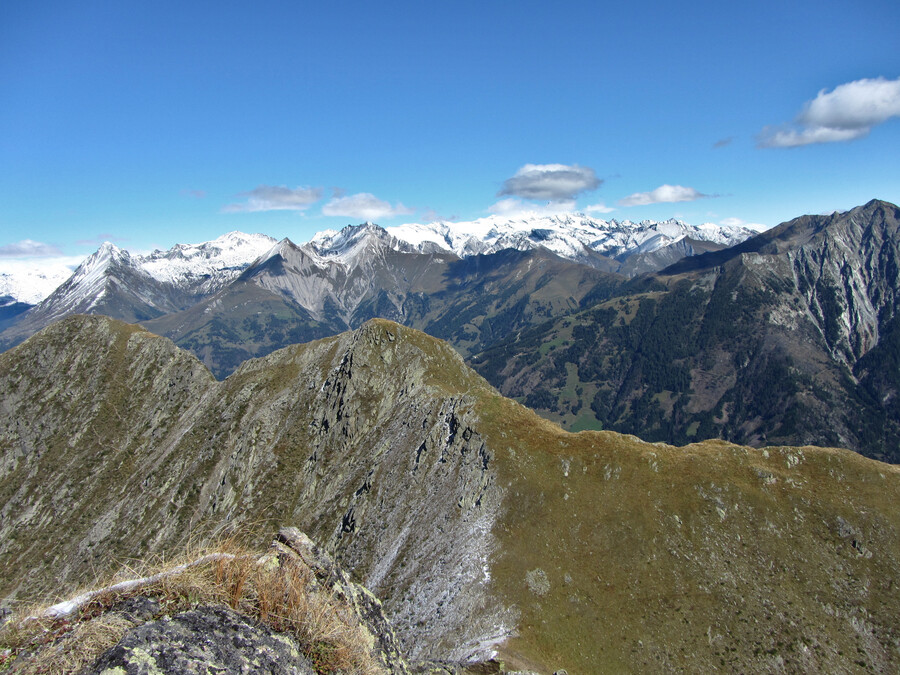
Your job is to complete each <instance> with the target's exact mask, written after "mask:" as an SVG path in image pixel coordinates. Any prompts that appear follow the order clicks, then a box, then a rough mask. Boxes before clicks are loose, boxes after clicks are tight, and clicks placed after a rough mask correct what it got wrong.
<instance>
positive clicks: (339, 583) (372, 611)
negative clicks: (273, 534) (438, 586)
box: [274, 527, 409, 674]
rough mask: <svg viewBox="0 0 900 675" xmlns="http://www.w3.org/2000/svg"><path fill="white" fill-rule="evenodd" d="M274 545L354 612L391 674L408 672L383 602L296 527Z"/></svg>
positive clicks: (285, 531) (283, 531)
mask: <svg viewBox="0 0 900 675" xmlns="http://www.w3.org/2000/svg"><path fill="white" fill-rule="evenodd" d="M279 544H282V545H283V546H279ZM274 546H275V547H276V550H277V551H278V554H279V555H280V556H281V557H285V556H287V557H292V558H296V559H298V560H299V561H300V562H302V564H305V565H306V566H308V567H309V568H310V570H312V572H313V574H314V575H315V577H316V579H317V580H318V581H319V583H321V584H322V586H324V587H325V588H326V589H328V590H329V591H331V592H333V593H334V594H335V595H336V596H337V598H338V599H339V600H341V601H342V602H343V603H344V604H346V605H347V606H348V607H349V608H350V609H351V610H352V611H353V613H354V614H355V616H356V620H357V621H358V622H359V624H360V626H361V627H362V628H363V629H364V630H365V632H366V635H367V639H368V641H369V643H370V645H371V649H372V652H373V654H375V656H376V658H377V659H378V660H379V661H380V662H381V665H382V666H383V667H384V668H385V669H386V670H387V671H388V672H390V673H398V674H402V673H408V672H409V668H408V666H407V664H406V661H405V659H404V658H403V655H402V653H401V651H400V642H399V641H398V640H397V636H396V635H395V633H394V628H393V626H391V623H390V622H389V621H388V620H387V618H386V617H385V615H384V611H383V610H382V607H381V601H380V600H379V599H378V598H376V597H375V596H374V595H373V594H372V592H371V591H369V589H367V588H366V587H365V586H361V585H360V584H357V583H356V582H354V581H353V580H352V579H351V578H350V575H349V574H347V572H345V571H344V570H343V569H342V568H341V567H340V566H339V565H337V564H336V563H335V562H334V560H332V559H331V557H330V556H329V555H328V554H327V553H326V552H325V551H323V550H322V549H321V548H319V547H318V546H316V544H315V543H314V542H313V541H312V539H310V538H309V537H308V536H307V535H306V534H304V533H303V532H301V531H300V530H298V529H297V528H296V527H285V528H282V529H281V530H279V532H278V538H277V540H276V542H275V544H274Z"/></svg>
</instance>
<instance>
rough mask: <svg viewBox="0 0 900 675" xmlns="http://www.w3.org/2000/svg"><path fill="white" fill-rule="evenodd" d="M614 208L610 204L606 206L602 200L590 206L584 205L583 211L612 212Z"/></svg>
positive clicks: (589, 212) (588, 212)
mask: <svg viewBox="0 0 900 675" xmlns="http://www.w3.org/2000/svg"><path fill="white" fill-rule="evenodd" d="M613 211H615V209H614V208H613V207H611V206H607V205H606V204H604V203H603V202H599V203H597V204H591V205H590V206H585V207H584V212H585V213H587V214H591V213H612V212H613Z"/></svg>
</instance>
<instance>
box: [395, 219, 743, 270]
mask: <svg viewBox="0 0 900 675" xmlns="http://www.w3.org/2000/svg"><path fill="white" fill-rule="evenodd" d="M387 232H388V233H389V234H390V235H392V236H394V237H396V238H397V239H399V240H401V241H406V242H408V243H409V244H411V245H412V246H414V247H415V248H416V249H418V250H423V248H424V247H425V246H432V247H435V246H436V247H439V248H441V249H444V250H447V251H452V252H453V253H455V254H457V255H459V256H461V257H465V256H468V255H474V254H479V253H494V252H496V251H499V250H502V249H506V248H516V249H520V250H525V249H530V248H537V247H543V248H546V249H549V250H551V251H553V252H554V253H557V254H558V255H561V256H563V257H566V258H572V259H579V258H581V257H583V256H584V255H585V254H586V253H587V252H588V251H593V252H595V253H600V254H602V255H604V256H607V257H619V256H622V255H630V254H631V253H638V252H647V251H653V250H657V249H659V248H662V247H664V246H668V245H670V244H673V243H675V242H677V241H679V240H681V239H683V238H684V237H690V238H692V239H695V240H699V241H707V242H712V243H715V244H720V245H723V246H733V245H734V244H737V243H740V242H741V241H743V240H744V239H747V238H748V237H750V236H753V235H754V234H756V233H755V232H754V231H753V230H750V229H748V228H744V227H727V226H721V225H713V224H711V223H705V224H704V225H702V226H694V225H689V224H687V223H685V222H683V221H681V220H676V219H670V220H664V221H653V220H644V221H641V222H639V223H635V222H632V221H629V220H625V221H617V220H608V221H607V220H600V219H597V218H592V217H590V216H587V215H585V214H582V213H567V214H558V215H548V216H537V215H536V216H525V217H519V218H515V219H510V218H507V217H503V216H488V217H486V218H479V219H478V220H473V221H469V222H435V223H429V224H423V223H410V224H406V225H399V226H397V227H389V228H387Z"/></svg>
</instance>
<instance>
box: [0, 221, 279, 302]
mask: <svg viewBox="0 0 900 675" xmlns="http://www.w3.org/2000/svg"><path fill="white" fill-rule="evenodd" d="M274 243H275V239H273V238H272V237H269V236H266V235H264V234H244V233H243V232H229V233H228V234H224V235H222V236H221V237H219V238H218V239H213V240H212V241H207V242H204V243H201V244H176V245H175V246H173V247H172V248H170V249H169V250H168V251H160V250H156V251H153V252H152V253H150V254H148V255H132V254H129V253H128V252H127V251H124V250H123V249H120V248H118V247H117V246H115V245H113V244H110V243H109V242H105V243H104V244H103V245H102V246H101V247H100V249H98V250H97V251H96V252H95V253H94V254H92V255H91V256H88V257H87V258H77V257H67V258H49V259H43V258H32V259H29V260H0V306H3V305H5V304H10V303H12V302H24V303H27V304H29V305H36V304H38V303H39V302H41V301H42V300H45V299H46V298H48V297H49V296H50V295H51V294H52V293H53V292H54V291H55V290H56V289H57V288H59V287H60V286H61V285H62V284H63V283H64V282H66V281H67V280H69V279H70V277H72V275H73V270H74V271H75V272H77V277H76V278H73V279H72V281H73V283H75V284H77V286H78V289H79V290H78V292H77V294H76V295H77V298H75V300H74V301H75V302H78V301H79V300H80V299H83V298H85V297H88V295H90V294H91V293H92V292H100V291H101V286H102V285H103V279H104V277H105V274H106V273H105V270H107V268H108V266H109V264H110V263H113V262H121V263H123V264H125V265H128V266H131V267H133V268H135V269H138V270H142V271H144V272H146V273H147V274H149V275H150V276H151V277H152V278H153V279H155V280H156V281H159V282H161V283H163V284H166V285H169V286H174V287H177V288H179V289H180V290H184V291H187V292H190V293H195V294H205V293H211V292H214V291H216V290H218V289H219V288H221V287H222V286H224V285H225V284H227V283H228V282H229V281H231V280H233V279H235V278H236V277H237V276H238V275H239V274H240V273H241V272H242V271H243V270H244V269H246V268H247V266H248V265H249V264H250V263H251V262H253V261H254V260H255V259H256V258H258V257H259V256H261V255H263V254H265V253H266V252H267V251H268V250H269V249H270V248H271V247H272V245H273V244H274ZM80 267H81V268H83V269H79V268H80Z"/></svg>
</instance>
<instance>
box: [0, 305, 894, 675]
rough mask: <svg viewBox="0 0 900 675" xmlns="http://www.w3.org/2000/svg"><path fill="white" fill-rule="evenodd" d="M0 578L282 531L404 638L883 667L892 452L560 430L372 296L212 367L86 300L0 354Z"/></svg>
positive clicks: (593, 655)
mask: <svg viewBox="0 0 900 675" xmlns="http://www.w3.org/2000/svg"><path fill="white" fill-rule="evenodd" d="M0 390H2V391H3V392H4V398H3V405H2V406H0V569H3V570H4V573H3V575H2V576H0V598H2V599H3V600H2V604H3V605H11V604H12V605H16V604H18V603H22V602H24V601H26V600H27V599H29V598H38V597H46V596H47V595H48V594H52V595H56V596H58V595H59V594H63V595H64V596H67V595H68V594H70V593H72V591H74V589H75V588H76V587H78V586H79V585H80V584H81V583H84V582H86V581H89V580H92V579H93V578H94V577H95V575H97V574H100V575H104V574H107V573H109V572H110V571H111V570H112V569H113V568H114V567H115V565H116V562H115V561H117V560H121V559H135V558H152V557H154V556H156V555H168V554H171V553H172V552H173V551H177V550H180V549H181V548H182V547H183V546H184V544H185V542H186V541H187V540H190V541H193V542H194V543H195V544H196V545H200V546H202V545H203V544H204V543H205V542H207V541H209V540H210V539H214V538H215V537H216V536H217V533H220V532H222V531H223V529H224V530H227V531H234V530H237V531H239V532H243V533H244V536H245V537H246V538H248V539H249V540H250V541H249V543H251V544H254V545H260V544H264V543H266V541H267V540H268V538H269V537H270V536H271V533H272V532H273V531H277V530H278V528H279V527H281V526H292V527H299V528H301V529H303V530H304V531H306V532H309V533H310V535H311V536H313V537H314V539H315V540H316V541H318V542H319V543H320V544H322V546H323V547H324V549H325V550H326V551H327V552H328V553H329V554H332V555H333V556H334V557H335V558H336V559H337V560H338V561H339V562H340V564H341V565H342V566H343V567H344V568H345V569H347V570H348V571H349V572H350V573H352V574H353V575H354V577H355V578H356V579H358V580H359V581H361V582H362V583H364V584H365V585H366V586H367V587H369V588H370V589H372V590H373V591H374V592H375V593H377V594H378V595H379V596H380V597H381V598H382V600H383V601H384V608H385V612H386V613H387V615H388V616H389V618H390V619H391V620H392V621H393V623H394V625H395V627H396V630H397V635H398V637H399V638H400V641H401V643H402V645H403V648H404V650H405V651H406V653H408V654H410V655H411V657H412V658H413V659H415V660H418V659H421V658H430V659H437V660H444V661H455V662H459V661H463V662H465V661H471V660H480V659H484V658H486V657H495V658H497V659H500V660H502V661H504V662H505V663H506V664H507V666H508V667H509V669H510V670H517V671H530V672H539V673H550V672H554V671H556V670H559V669H563V668H564V669H566V670H568V672H573V673H597V672H712V671H716V670H718V671H722V670H726V671H729V672H852V671H855V670H857V669H859V670H860V671H864V670H871V671H875V672H895V671H896V669H897V666H898V652H897V649H896V645H897V643H898V640H900V633H898V630H900V628H898V624H897V617H898V616H900V594H898V586H897V583H896V579H898V578H900V552H898V549H897V545H896V542H897V541H898V538H900V512H898V510H897V508H896V505H897V503H898V500H900V470H898V467H896V466H891V465H888V464H883V463H881V462H877V461H873V460H870V459H866V458H864V457H861V456H860V455H858V454H856V453H853V452H849V451H847V450H839V449H822V448H813V447H805V448H796V447H784V446H776V447H767V448H762V449H754V448H749V447H745V446H738V445H733V444H730V443H727V442H723V441H705V442H702V443H695V444H692V445H689V446H686V447H682V448H676V447H672V446H668V445H666V444H663V443H647V442H644V441H641V440H639V439H637V438H635V437H633V436H628V435H621V434H618V433H615V432H610V431H600V432H594V431H586V432H581V433H578V434H571V433H567V432H565V431H563V430H562V429H560V428H559V427H558V426H556V425H554V424H552V423H551V422H548V421H547V420H544V419H542V418H540V417H538V416H537V415H535V414H534V413H533V412H532V411H530V410H528V409H527V408H525V407H523V406H521V405H519V404H518V403H516V402H515V401H512V400H509V399H507V398H504V397H502V396H501V395H499V394H498V392H497V391H496V390H495V389H493V388H492V387H491V386H490V385H489V384H488V383H487V382H486V381H485V380H483V379H482V378H481V377H479V376H478V375H477V374H476V373H475V372H474V371H472V370H471V369H470V368H468V367H467V366H466V365H465V363H464V362H463V360H462V358H461V357H460V355H459V354H458V352H456V351H455V350H454V349H453V348H452V347H450V346H449V345H448V344H446V343H443V342H441V341H440V340H437V339H435V338H432V337H430V336H428V335H426V334H424V333H421V332H419V331H416V330H413V329H410V328H406V327H403V326H401V325H399V324H396V323H393V322H390V321H386V320H382V319H376V320H370V321H368V322H366V323H364V324H363V325H362V326H361V327H360V328H359V329H357V330H356V331H353V332H345V333H341V334H340V335H337V336H333V337H328V338H325V339H322V340H317V341H314V342H310V343H307V344H303V345H294V346H290V347H287V348H284V349H281V350H278V351H275V352H272V353H271V354H268V355H267V356H265V357H263V358H259V359H253V360H250V361H247V362H245V363H243V364H242V365H241V366H240V367H239V368H238V369H237V371H235V372H234V373H233V374H232V375H230V376H229V377H228V378H227V379H225V380H224V381H218V380H216V379H215V378H214V377H213V376H212V374H211V373H210V372H209V371H208V370H207V369H206V368H205V367H204V366H203V365H202V364H201V363H200V361H198V360H197V359H196V358H195V357H194V356H192V355H191V354H189V353H187V352H185V351H183V350H180V349H178V348H177V347H176V346H175V345H174V344H173V343H172V342H171V341H169V340H168V339H165V338H162V337H159V336H156V335H154V334H152V333H150V332H148V331H146V330H144V329H142V328H140V327H138V326H135V325H131V324H125V323H122V322H118V321H115V320H112V319H109V318H106V317H101V316H83V315H82V316H75V317H70V318H68V319H65V320H63V321H60V322H56V323H54V324H53V325H51V326H50V327H48V328H46V329H44V330H43V331H41V332H40V333H38V334H36V335H34V336H33V337H32V338H31V339H29V340H27V341H25V342H24V343H22V344H20V345H19V346H17V347H15V348H13V349H11V350H9V351H7V352H5V353H3V354H0Z"/></svg>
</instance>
